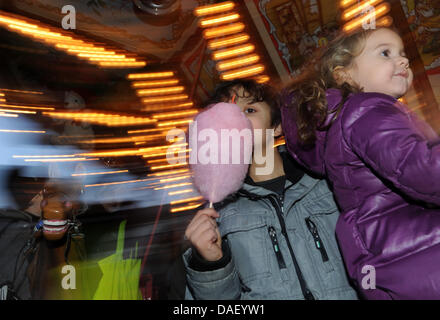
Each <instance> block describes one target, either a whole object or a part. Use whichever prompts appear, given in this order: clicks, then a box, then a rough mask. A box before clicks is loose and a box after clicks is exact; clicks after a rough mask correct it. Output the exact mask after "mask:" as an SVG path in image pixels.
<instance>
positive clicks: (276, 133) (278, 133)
mask: <svg viewBox="0 0 440 320" xmlns="http://www.w3.org/2000/svg"><path fill="white" fill-rule="evenodd" d="M273 135H274V136H275V138H278V137H279V136H282V135H283V127H282V126H281V123H280V124H278V125H277V126H276V127H275V130H274V132H273Z"/></svg>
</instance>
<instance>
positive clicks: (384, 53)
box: [380, 49, 390, 58]
mask: <svg viewBox="0 0 440 320" xmlns="http://www.w3.org/2000/svg"><path fill="white" fill-rule="evenodd" d="M380 54H381V56H383V57H387V58H388V57H389V56H390V50H388V49H387V50H383V51H382V52H381V53H380Z"/></svg>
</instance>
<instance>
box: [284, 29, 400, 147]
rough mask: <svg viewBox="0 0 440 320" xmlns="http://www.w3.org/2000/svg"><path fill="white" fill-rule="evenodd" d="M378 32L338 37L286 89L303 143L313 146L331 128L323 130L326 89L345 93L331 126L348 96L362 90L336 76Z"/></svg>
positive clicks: (327, 113)
mask: <svg viewBox="0 0 440 320" xmlns="http://www.w3.org/2000/svg"><path fill="white" fill-rule="evenodd" d="M376 30H378V29H368V30H364V29H360V30H357V31H354V32H352V33H342V34H340V35H338V36H337V37H336V38H335V39H333V40H332V41H331V42H330V43H329V44H328V45H327V47H325V48H324V49H323V52H320V53H318V55H317V58H316V59H314V60H313V63H314V65H313V67H310V68H308V70H306V71H305V72H303V74H302V75H300V76H299V77H298V78H297V79H295V80H294V81H293V82H292V83H290V84H289V85H288V86H287V90H286V93H287V94H288V96H289V97H291V100H290V101H287V107H291V108H294V111H295V113H294V114H295V121H296V124H297V128H298V139H299V141H300V143H302V144H304V145H310V144H314V142H315V140H316V131H317V130H327V129H328V127H329V126H326V127H323V123H324V121H325V120H326V119H327V117H328V116H329V115H330V113H329V111H328V109H327V99H326V95H325V93H326V90H327V89H329V88H337V89H340V90H341V93H342V100H341V102H340V104H339V106H338V108H336V110H334V111H333V112H332V113H334V116H333V118H332V121H331V122H330V124H331V123H332V122H333V121H334V120H335V119H336V117H337V115H338V114H339V111H340V110H341V107H342V106H343V104H344V103H345V101H346V99H347V97H348V95H349V94H350V93H355V92H360V91H362V88H360V87H359V86H357V85H356V84H354V83H348V82H347V81H345V80H342V81H341V80H339V79H337V73H338V69H343V68H349V67H351V66H352V64H353V60H354V58H356V57H357V56H359V55H360V54H361V52H362V51H363V49H364V47H365V43H366V40H367V38H368V36H370V35H371V34H372V33H373V32H374V31H376ZM391 30H393V31H395V30H394V29H391Z"/></svg>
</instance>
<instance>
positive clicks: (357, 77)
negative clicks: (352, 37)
mask: <svg viewBox="0 0 440 320" xmlns="http://www.w3.org/2000/svg"><path fill="white" fill-rule="evenodd" d="M346 73H347V74H348V77H349V78H350V80H351V81H352V82H354V83H355V84H357V85H358V86H359V87H360V88H362V89H363V91H364V92H379V93H384V94H387V95H390V96H393V97H394V98H400V97H401V96H403V95H404V94H405V93H406V92H407V91H408V89H409V87H410V86H411V83H412V80H413V73H412V71H411V69H410V68H409V61H408V58H406V55H405V52H404V47H403V42H402V39H400V37H399V36H398V35H397V34H396V33H395V32H394V31H392V30H390V29H378V30H376V31H374V32H373V33H371V34H370V35H369V36H368V37H367V40H366V43H365V47H364V50H363V51H362V53H361V54H360V55H359V56H357V57H356V58H354V60H353V64H352V66H351V67H349V68H348V69H347V70H346ZM350 80H349V81H350Z"/></svg>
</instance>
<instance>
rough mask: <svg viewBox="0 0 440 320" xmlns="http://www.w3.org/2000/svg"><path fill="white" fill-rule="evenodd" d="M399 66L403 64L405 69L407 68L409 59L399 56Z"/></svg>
mask: <svg viewBox="0 0 440 320" xmlns="http://www.w3.org/2000/svg"><path fill="white" fill-rule="evenodd" d="M399 66H403V67H404V68H405V69H408V68H409V60H408V58H407V57H400V60H399Z"/></svg>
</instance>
